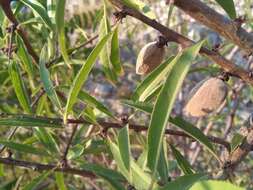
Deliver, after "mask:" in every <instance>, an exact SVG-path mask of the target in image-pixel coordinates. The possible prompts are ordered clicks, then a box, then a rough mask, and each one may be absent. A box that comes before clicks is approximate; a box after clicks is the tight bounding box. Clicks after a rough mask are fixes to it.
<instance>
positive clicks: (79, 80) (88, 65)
mask: <svg viewBox="0 0 253 190" xmlns="http://www.w3.org/2000/svg"><path fill="white" fill-rule="evenodd" d="M110 36H111V33H109V34H108V35H106V36H105V37H104V38H103V39H101V40H100V42H99V43H98V44H97V45H96V47H95V48H94V49H93V51H92V52H91V54H90V55H89V57H88V58H87V60H86V62H85V63H84V64H83V66H82V67H81V69H80V70H79V72H78V73H77V75H76V77H75V79H74V81H73V83H72V87H71V89H70V92H69V96H68V100H67V105H66V110H65V114H64V122H66V120H67V117H68V114H69V112H70V111H71V109H72V107H73V105H74V103H75V102H76V99H77V96H78V94H79V92H80V90H81V88H82V85H83V83H84V82H85V80H86V79H87V77H88V74H89V73H90V71H91V69H92V67H93V65H94V63H95V61H96V58H97V56H98V55H99V53H100V51H101V50H102V48H103V47H104V45H105V43H106V42H107V40H108V39H109V38H110Z"/></svg>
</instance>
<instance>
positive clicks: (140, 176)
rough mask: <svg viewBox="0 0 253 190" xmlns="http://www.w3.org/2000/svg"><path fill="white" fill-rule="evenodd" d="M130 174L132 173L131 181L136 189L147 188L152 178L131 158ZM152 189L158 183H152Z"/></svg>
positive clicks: (144, 189) (155, 187)
mask: <svg viewBox="0 0 253 190" xmlns="http://www.w3.org/2000/svg"><path fill="white" fill-rule="evenodd" d="M130 165H131V174H132V177H131V179H132V181H133V182H132V183H133V185H134V187H136V189H138V190H147V189H149V187H150V184H151V183H152V178H151V176H150V175H149V174H147V173H146V172H144V170H143V169H142V168H141V167H140V166H139V165H137V164H136V163H135V162H134V161H133V160H131V164H130ZM153 187H154V189H157V187H158V185H157V184H156V183H154V185H153Z"/></svg>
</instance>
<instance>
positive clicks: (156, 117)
mask: <svg viewBox="0 0 253 190" xmlns="http://www.w3.org/2000/svg"><path fill="white" fill-rule="evenodd" d="M202 43H203V41H202V42H200V43H198V44H195V45H194V46H192V47H189V48H187V49H185V50H184V51H183V52H182V54H179V55H177V56H176V57H175V58H174V60H173V61H172V62H171V64H172V69H171V72H170V73H169V75H168V77H167V79H166V81H165V84H164V85H163V87H162V89H161V92H160V94H159V96H158V98H157V101H156V103H155V106H154V109H153V112H152V115H151V121H150V125H149V129H148V140H147V141H148V142H147V143H148V157H147V165H148V167H149V168H150V169H151V171H152V172H154V173H155V171H156V168H157V161H158V158H159V155H160V150H161V144H162V139H163V135H164V131H165V128H166V126H167V121H168V119H169V115H170V112H171V110H172V107H173V104H174V102H175V100H176V97H177V93H178V91H179V90H180V87H181V86H182V83H183V80H184V78H185V76H186V75H187V72H188V70H189V68H190V65H191V62H192V61H193V60H194V59H195V57H196V56H197V54H198V52H199V49H200V47H201V45H202Z"/></svg>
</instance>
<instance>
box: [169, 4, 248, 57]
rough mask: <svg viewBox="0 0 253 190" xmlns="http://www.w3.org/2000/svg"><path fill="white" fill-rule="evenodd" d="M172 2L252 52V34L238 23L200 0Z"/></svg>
mask: <svg viewBox="0 0 253 190" xmlns="http://www.w3.org/2000/svg"><path fill="white" fill-rule="evenodd" d="M174 4H175V5H176V6H177V7H178V8H180V9H182V10H183V11H184V12H185V13H186V14H188V15H190V16H191V17H192V18H194V19H195V20H197V21H199V22H200V23H202V24H203V25H205V26H207V27H209V28H211V29H212V30H214V31H216V32H218V33H219V34H220V35H222V36H223V37H225V38H227V39H228V40H230V41H231V42H233V43H235V44H236V45H238V46H239V47H241V48H242V49H244V50H246V51H247V52H248V53H252V52H253V34H252V33H249V32H247V31H246V30H245V29H243V28H242V27H241V26H240V23H238V22H236V21H233V20H231V19H229V18H228V17H225V16H223V15H222V14H220V13H218V12H217V11H215V10H214V9H212V8H210V7H208V6H207V5H206V4H205V3H202V2H201V1H200V0H187V1H186V0H174Z"/></svg>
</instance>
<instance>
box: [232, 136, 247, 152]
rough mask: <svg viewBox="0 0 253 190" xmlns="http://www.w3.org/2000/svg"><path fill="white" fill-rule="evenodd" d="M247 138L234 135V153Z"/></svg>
mask: <svg viewBox="0 0 253 190" xmlns="http://www.w3.org/2000/svg"><path fill="white" fill-rule="evenodd" d="M245 138H246V137H245V136H243V135H241V134H239V133H236V134H234V136H233V138H232V140H231V144H230V146H231V152H233V151H234V150H235V149H236V148H237V147H238V146H240V144H241V143H242V142H243V141H244V139H245Z"/></svg>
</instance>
